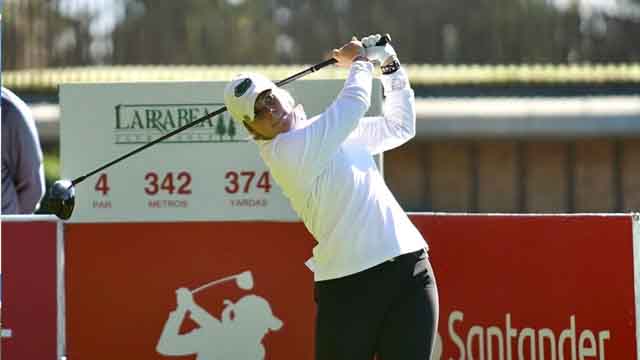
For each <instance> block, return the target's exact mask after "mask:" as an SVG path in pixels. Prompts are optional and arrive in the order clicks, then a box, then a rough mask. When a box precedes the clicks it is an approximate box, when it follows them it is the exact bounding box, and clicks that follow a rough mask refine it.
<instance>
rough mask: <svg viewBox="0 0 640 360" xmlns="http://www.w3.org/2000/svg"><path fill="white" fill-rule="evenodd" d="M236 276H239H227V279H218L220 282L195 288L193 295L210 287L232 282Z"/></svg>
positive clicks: (215, 281)
mask: <svg viewBox="0 0 640 360" xmlns="http://www.w3.org/2000/svg"><path fill="white" fill-rule="evenodd" d="M236 276H237V275H232V276H227V277H226V278H223V279H218V280H214V281H211V282H208V283H206V284H204V285H201V286H199V287H197V288H195V289H193V290H191V293H192V294H195V293H197V292H198V291H201V290H204V289H206V288H208V287H210V286H213V285H217V284H220V283H223V282H225V281H229V280H232V279H233V278H235V277H236Z"/></svg>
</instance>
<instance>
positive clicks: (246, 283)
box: [191, 270, 253, 294]
mask: <svg viewBox="0 0 640 360" xmlns="http://www.w3.org/2000/svg"><path fill="white" fill-rule="evenodd" d="M232 279H235V280H236V283H237V284H238V287H239V288H240V289H243V290H251V289H253V276H252V275H251V271H249V270H247V271H243V272H241V273H240V274H236V275H231V276H227V277H225V278H222V279H218V280H214V281H211V282H208V283H206V284H204V285H201V286H199V287H197V288H195V289H194V290H191V293H192V294H195V293H197V292H199V291H202V290H204V289H206V288H208V287H211V286H214V285H217V284H220V283H223V282H225V281H229V280H232Z"/></svg>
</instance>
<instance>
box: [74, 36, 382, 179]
mask: <svg viewBox="0 0 640 360" xmlns="http://www.w3.org/2000/svg"><path fill="white" fill-rule="evenodd" d="M389 42H391V37H390V36H389V34H385V35H384V36H383V37H382V38H381V39H380V40H379V41H378V42H377V43H376V46H381V45H385V44H387V43H389ZM336 62H338V61H337V60H336V59H334V58H331V59H329V60H325V61H323V62H321V63H318V64H316V65H313V66H311V67H309V68H307V69H305V70H303V71H300V72H299V73H296V74H293V75H291V76H289V77H288V78H286V79H283V80H280V81H278V82H277V83H276V85H277V86H284V85H286V84H288V83H290V82H292V81H294V80H297V79H299V78H301V77H303V76H305V75H308V74H311V73H312V72H316V71H318V70H320V69H322V68H324V67H327V66H329V65H333V64H335V63H336ZM225 111H227V107H226V106H223V107H221V108H219V109H218V110H216V111H214V112H212V113H209V114H206V115H204V116H202V117H200V118H199V119H196V120H194V121H192V122H190V123H188V124H186V125H183V126H181V127H179V128H177V129H175V130H173V131H171V132H169V133H167V134H165V135H163V136H161V137H159V138H157V139H155V140H153V141H151V142H149V143H146V144H144V145H142V146H140V147H138V148H136V149H133V150H132V151H130V152H128V153H126V154H124V155H122V156H120V157H119V158H117V159H115V160H112V161H110V162H108V163H106V164H104V165H102V166H100V167H99V168H97V169H95V170H93V171H91V172H89V173H87V174H85V175H82V176H79V177H77V178H75V179H73V180H72V181H71V186H70V187H73V186H75V185H77V184H79V183H81V182H83V181H84V180H85V179H87V178H88V177H90V176H92V175H94V174H96V173H98V172H100V171H102V170H104V169H106V168H108V167H110V166H112V165H114V164H117V163H119V162H120V161H122V160H124V159H126V158H129V157H131V156H133V155H135V154H137V153H139V152H140V151H142V150H144V149H146V148H148V147H151V146H153V145H155V144H157V143H159V142H161V141H163V140H166V139H168V138H170V137H172V136H173V135H176V134H178V133H180V132H182V131H184V130H187V129H189V128H191V127H194V126H196V125H198V124H200V123H201V122H203V121H205V120H207V119H210V118H212V117H214V116H216V115H219V114H222V113H223V112H225Z"/></svg>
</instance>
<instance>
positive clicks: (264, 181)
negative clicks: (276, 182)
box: [258, 171, 271, 192]
mask: <svg viewBox="0 0 640 360" xmlns="http://www.w3.org/2000/svg"><path fill="white" fill-rule="evenodd" d="M258 188H259V189H263V190H264V192H269V190H271V182H270V181H269V172H268V171H265V172H263V173H262V175H260V178H259V179H258Z"/></svg>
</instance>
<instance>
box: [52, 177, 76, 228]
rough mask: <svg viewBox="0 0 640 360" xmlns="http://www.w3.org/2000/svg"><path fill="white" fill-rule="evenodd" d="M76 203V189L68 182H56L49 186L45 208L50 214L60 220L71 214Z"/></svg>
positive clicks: (67, 217)
mask: <svg viewBox="0 0 640 360" xmlns="http://www.w3.org/2000/svg"><path fill="white" fill-rule="evenodd" d="M75 201H76V189H75V187H74V186H73V184H72V183H71V181H69V180H58V181H56V182H55V183H53V185H52V186H51V189H50V191H49V201H48V203H47V207H48V209H49V211H50V212H52V213H53V214H55V215H56V216H57V217H58V218H60V219H62V220H67V219H69V218H70V217H71V214H73V207H74V205H75Z"/></svg>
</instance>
